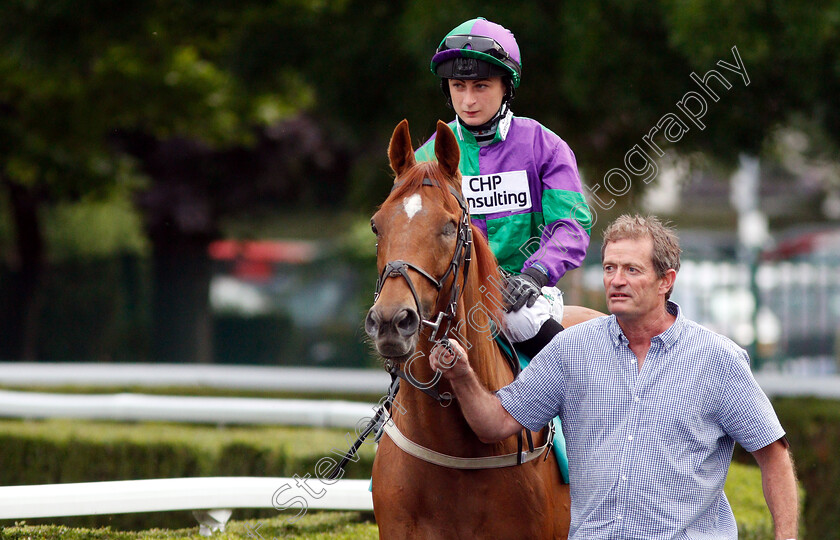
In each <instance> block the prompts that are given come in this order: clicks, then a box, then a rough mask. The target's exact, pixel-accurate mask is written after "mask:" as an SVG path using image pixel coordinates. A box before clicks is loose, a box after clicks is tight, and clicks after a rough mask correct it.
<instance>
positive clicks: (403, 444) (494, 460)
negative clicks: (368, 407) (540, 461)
mask: <svg viewBox="0 0 840 540" xmlns="http://www.w3.org/2000/svg"><path fill="white" fill-rule="evenodd" d="M384 420H385V425H384V429H385V433H386V434H387V435H388V437H390V438H391V440H392V441H394V444H396V445H397V447H398V448H399V449H400V450H402V451H403V452H405V453H406V454H409V455H411V456H414V457H416V458H418V459H422V460H423V461H426V462H428V463H433V464H435V465H440V466H441V467H448V468H450V469H500V468H503V467H512V466H515V465H521V464H523V463H528V462H529V461H533V460H535V459H537V458H539V457H540V456H541V455H542V454H543V453H544V452H545V451H546V450H547V449H548V448H549V446H550V445H551V439H552V437H553V428H549V434H548V438H547V439H546V441H547V442H546V443H545V444H544V445H542V446H540V447H539V448H536V449H534V450H533V451H525V452H515V453H512V454H503V455H501V456H487V457H478V458H465V457H457V456H450V455H447V454H441V453H440V452H436V451H434V450H430V449H428V448H426V447H425V446H421V445H419V444H417V443H416V442H414V441H412V440H411V439H409V438H408V437H406V436H405V435H403V433H402V432H401V431H400V430H399V428H397V426H396V424H394V421H393V420H391V415H390V414H388V413H386V416H385V417H384ZM549 426H551V424H549Z"/></svg>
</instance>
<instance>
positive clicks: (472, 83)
mask: <svg viewBox="0 0 840 540" xmlns="http://www.w3.org/2000/svg"><path fill="white" fill-rule="evenodd" d="M449 94H450V96H452V108H454V109H455V113H456V114H457V115H458V117H459V118H460V119H461V121H462V122H464V123H465V124H466V125H468V126H480V125H481V124H484V123H486V122H488V121H490V119H491V118H493V116H494V115H495V114H496V112H498V110H499V107H501V106H502V99H503V98H504V97H505V85H504V83H503V82H502V78H501V77H490V78H489V79H466V80H463V79H449Z"/></svg>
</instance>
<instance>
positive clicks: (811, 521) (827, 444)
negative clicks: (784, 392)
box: [773, 398, 840, 540]
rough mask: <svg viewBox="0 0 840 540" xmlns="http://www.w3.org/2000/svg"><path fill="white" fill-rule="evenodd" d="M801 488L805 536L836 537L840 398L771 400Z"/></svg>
mask: <svg viewBox="0 0 840 540" xmlns="http://www.w3.org/2000/svg"><path fill="white" fill-rule="evenodd" d="M773 406H774V407H775V408H776V413H777V414H778V415H779V420H780V421H781V422H782V426H783V427H784V428H785V431H787V437H788V440H789V441H790V444H791V451H792V453H793V458H794V461H795V462H796V470H797V474H798V476H799V483H800V484H801V485H802V487H803V488H804V490H805V507H804V513H803V525H804V528H805V530H806V531H807V533H808V537H809V538H819V539H821V540H837V539H840V499H838V497H837V489H838V487H840V401H837V400H827V399H801V398H800V399H794V398H785V399H776V400H774V401H773Z"/></svg>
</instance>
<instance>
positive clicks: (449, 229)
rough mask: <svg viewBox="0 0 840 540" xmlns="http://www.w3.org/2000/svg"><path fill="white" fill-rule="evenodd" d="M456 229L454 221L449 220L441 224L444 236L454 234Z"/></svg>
mask: <svg viewBox="0 0 840 540" xmlns="http://www.w3.org/2000/svg"><path fill="white" fill-rule="evenodd" d="M456 230H457V227H456V226H455V223H453V222H451V221H450V222H449V223H447V224H446V225H444V226H443V235H444V236H452V235H454V234H455V231H456Z"/></svg>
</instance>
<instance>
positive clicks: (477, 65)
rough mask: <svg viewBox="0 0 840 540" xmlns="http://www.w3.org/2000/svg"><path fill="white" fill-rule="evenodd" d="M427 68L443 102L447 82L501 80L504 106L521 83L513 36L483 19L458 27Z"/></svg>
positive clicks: (446, 90)
mask: <svg viewBox="0 0 840 540" xmlns="http://www.w3.org/2000/svg"><path fill="white" fill-rule="evenodd" d="M430 68H431V70H432V73H434V74H435V75H437V76H438V77H440V78H441V90H443V93H444V95H446V98H447V100H449V99H450V96H449V84H448V83H447V79H464V80H466V79H486V78H489V77H502V79H503V80H504V81H505V86H506V88H507V91H506V93H505V100H504V101H505V103H509V102H510V101H511V100H512V99H513V95H514V89H515V88H517V87H518V86H519V82H520V80H521V79H522V57H521V56H520V54H519V45H517V43H516V38H514V37H513V33H512V32H511V31H510V30H508V29H507V28H505V27H504V26H502V25H499V24H496V23H494V22H490V21H488V20H487V19H485V18H483V17H478V18H476V19H471V20H469V21H466V22H464V23H461V24H459V25H458V26H456V27H455V28H453V29H452V31H450V32H449V33H448V34H446V37H444V38H443V40H442V41H441V42H440V45H439V46H438V48H437V51H436V52H435V55H434V56H433V57H432V63H431V66H430ZM449 105H450V107H451V102H450V103H449Z"/></svg>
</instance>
